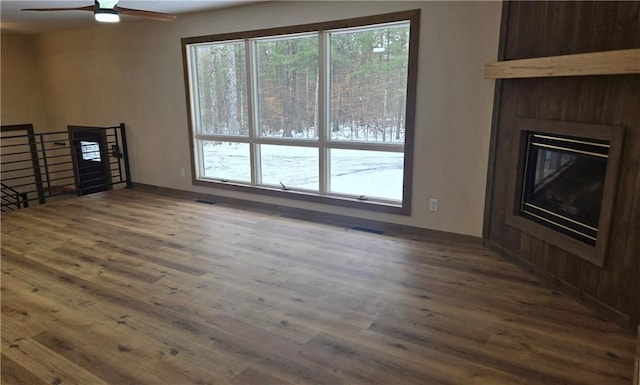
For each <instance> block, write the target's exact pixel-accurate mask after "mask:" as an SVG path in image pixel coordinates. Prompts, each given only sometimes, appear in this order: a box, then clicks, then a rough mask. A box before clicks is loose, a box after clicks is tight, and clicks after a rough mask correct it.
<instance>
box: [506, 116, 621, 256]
mask: <svg viewBox="0 0 640 385" xmlns="http://www.w3.org/2000/svg"><path fill="white" fill-rule="evenodd" d="M516 123H517V124H518V128H519V130H518V132H519V134H520V136H519V138H518V139H519V143H517V145H516V146H514V153H513V155H512V158H513V162H514V165H516V167H514V168H513V171H512V172H511V173H510V176H509V186H510V193H509V195H508V198H509V201H510V202H509V207H512V208H513V210H512V211H509V212H507V213H506V220H507V223H508V224H509V225H511V226H514V227H516V228H518V229H520V230H522V231H524V232H527V233H528V234H530V235H533V236H536V237H540V238H542V239H545V240H546V241H548V242H549V243H551V244H554V245H556V246H558V247H560V248H563V249H565V250H566V251H569V252H571V253H573V254H576V255H579V256H582V257H583V258H585V259H587V260H589V261H591V262H593V263H595V264H596V265H599V266H602V265H603V264H604V257H605V254H606V246H607V239H608V232H609V224H610V221H611V212H612V208H613V204H614V198H615V186H616V181H617V174H618V168H619V162H620V147H621V143H622V129H621V128H619V127H609V126H599V125H592V124H580V123H568V122H556V121H546V120H533V119H518V120H517V122H516Z"/></svg>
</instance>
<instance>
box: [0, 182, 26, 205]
mask: <svg viewBox="0 0 640 385" xmlns="http://www.w3.org/2000/svg"><path fill="white" fill-rule="evenodd" d="M0 186H1V188H0V191H1V192H2V199H4V200H5V201H7V202H9V203H2V208H5V207H7V208H11V206H16V208H17V209H19V208H22V207H29V198H28V197H27V193H23V192H20V191H18V190H16V189H14V188H13V187H11V186H7V185H6V184H4V183H2V182H0ZM6 190H9V191H10V193H7V192H6ZM7 197H11V198H13V199H14V200H15V202H12V201H10V200H8V199H7Z"/></svg>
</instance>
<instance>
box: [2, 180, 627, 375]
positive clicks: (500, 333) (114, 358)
mask: <svg viewBox="0 0 640 385" xmlns="http://www.w3.org/2000/svg"><path fill="white" fill-rule="evenodd" d="M1 262H2V276H1V279H2V282H1V286H2V338H1V340H2V345H1V347H2V357H1V358H2V361H1V365H2V370H1V374H2V383H3V384H55V385H60V384H83V385H86V384H199V385H203V384H233V385H248V384H256V385H267V384H278V385H291V384H328V385H329V384H330V385H340V384H389V385H395V384H407V385H413V384H415V385H418V384H420V385H425V384H426V385H429V384H476V385H477V384H487V385H500V384H509V385H512V384H536V385H554V384H576V385H577V384H580V385H586V384H593V385H605V384H607V385H617V384H621V385H622V384H624V385H628V384H629V383H630V382H631V380H632V371H633V360H634V358H633V357H634V349H635V342H634V336H631V335H629V334H625V333H624V332H623V331H622V330H620V329H619V328H618V327H617V326H616V325H614V324H611V323H608V322H606V321H604V320H602V319H600V318H598V317H596V316H595V315H594V314H592V313H591V312H590V311H589V310H587V309H586V308H584V307H583V306H582V305H580V304H578V303H576V302H574V301H572V300H570V299H568V298H567V297H565V296H563V295H561V294H560V293H557V292H554V291H552V290H550V289H548V288H546V287H544V285H542V284H541V283H539V282H538V281H537V280H536V279H535V278H533V277H531V276H529V275H527V274H526V273H524V272H523V271H521V270H520V269H519V268H517V267H516V266H514V265H512V264H510V263H509V262H506V261H503V260H501V259H500V258H499V257H497V256H496V255H495V254H493V253H491V252H490V251H488V250H486V249H484V248H482V247H480V246H474V245H461V244H445V243H442V244H439V243H426V242H423V241H419V240H411V239H405V237H393V236H388V235H376V234H370V233H365V232H360V231H356V230H351V229H344V228H339V227H332V226H328V225H321V224H315V223H310V222H305V221H298V220H293V219H287V218H283V217H280V216H277V215H273V214H268V213H258V212H251V211H246V210H242V209H241V208H237V207H230V206H222V205H207V204H202V203H197V202H192V201H188V200H183V199H175V198H169V197H165V196H160V195H154V194H150V193H146V192H141V191H136V190H119V191H113V192H109V193H102V194H95V195H91V196H85V197H82V198H78V199H70V200H64V201H59V202H53V203H51V204H47V205H44V206H38V207H32V208H29V209H25V210H20V211H14V212H11V213H6V214H3V215H2V260H1Z"/></svg>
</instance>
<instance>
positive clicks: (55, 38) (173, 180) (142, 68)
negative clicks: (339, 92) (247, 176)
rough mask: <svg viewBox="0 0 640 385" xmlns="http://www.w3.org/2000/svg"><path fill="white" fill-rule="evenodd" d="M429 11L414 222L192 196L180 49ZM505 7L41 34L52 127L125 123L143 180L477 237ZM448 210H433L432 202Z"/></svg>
mask: <svg viewBox="0 0 640 385" xmlns="http://www.w3.org/2000/svg"><path fill="white" fill-rule="evenodd" d="M415 8H421V9H422V13H421V33H420V48H419V74H418V87H417V111H416V134H415V159H414V177H413V184H414V188H413V203H412V205H413V213H412V215H411V216H410V217H405V216H398V215H390V214H381V213H374V212H368V211H362V210H357V209H345V208H337V207H333V206H327V205H320V204H311V203H306V202H301V201H295V200H287V199H279V198H271V197H263V196H259V195H253V194H244V193H236V192H230V191H225V190H214V189H209V188H202V187H194V186H192V185H191V181H190V179H189V178H181V177H180V175H179V169H180V168H185V169H187V170H189V169H190V163H191V162H190V159H189V138H188V133H187V109H186V101H185V84H184V75H183V67H182V54H181V46H180V38H182V37H189V36H198V35H207V34H218V33H223V32H235V31H243V30H252V29H261V28H270V27H278V26H285V25H290V24H304V23H311V22H319V21H327V20H336V19H345V18H351V17H359V16H365V15H372V14H379V13H387V12H395V11H400V10H407V9H415ZM500 10H501V4H500V3H499V2H475V1H473V2H427V1H424V2H395V1H384V2H383V1H371V2H363V1H355V2H347V1H339V2H328V1H322V2H309V1H300V2H294V1H287V2H274V3H259V4H254V5H248V6H242V7H237V8H230V9H226V10H221V11H215V12H208V13H200V14H192V15H183V16H180V17H179V18H178V20H177V21H175V22H173V23H160V22H150V21H135V22H123V23H120V24H118V25H98V26H95V27H91V28H85V29H81V30H72V31H61V32H56V33H50V34H46V35H41V36H40V37H39V38H38V53H39V55H40V56H39V57H40V65H41V68H42V74H43V90H45V100H46V106H47V119H48V123H49V126H51V127H56V128H58V129H64V127H66V125H67V124H85V125H112V124H117V123H119V122H125V123H126V125H127V133H128V137H129V143H130V154H131V161H132V176H133V179H134V181H137V182H141V183H146V184H152V185H158V186H164V187H170V188H176V189H182V190H191V191H198V192H205V193H212V194H219V195H228V196H234V197H238V198H244V199H249V200H257V201H262V202H268V203H276V204H281V205H287V206H292V207H303V208H307V209H312V210H318V211H323V212H332V213H339V214H345V215H352V216H356V217H363V218H368V219H375V220H382V221H388V222H394V223H400V224H407V225H413V226H418V227H424V228H429V229H434V230H441V231H449V232H455V233H460V234H468V235H474V236H480V235H481V232H482V216H483V205H484V191H485V177H486V165H487V159H488V148H489V136H490V120H491V112H492V111H491V110H492V103H493V100H492V98H493V86H494V82H493V81H490V80H484V79H483V66H484V64H485V63H486V62H490V61H494V60H495V58H496V54H497V44H498V34H499V26H500ZM430 197H435V198H438V199H439V200H440V211H439V212H437V213H433V212H429V211H428V200H429V198H430Z"/></svg>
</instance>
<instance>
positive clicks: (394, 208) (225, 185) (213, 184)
mask: <svg viewBox="0 0 640 385" xmlns="http://www.w3.org/2000/svg"><path fill="white" fill-rule="evenodd" d="M193 185H194V186H203V187H210V188H219V189H222V190H231V191H239V192H244V193H250V194H257V195H263V196H271V197H277V198H285V199H294V200H299V201H306V202H312V203H320V204H327V205H332V206H339V207H348V208H354V209H359V210H367V211H375V212H381V213H388V214H398V215H407V216H408V215H411V205H410V204H409V203H406V201H405V203H404V204H397V205H394V204H392V203H386V202H377V201H369V200H367V201H363V200H359V199H357V198H346V197H336V196H328V195H320V194H316V193H311V192H303V191H293V190H287V191H284V190H282V189H278V188H269V187H265V186H251V185H245V184H240V183H234V182H222V181H208V180H200V179H195V180H193Z"/></svg>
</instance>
